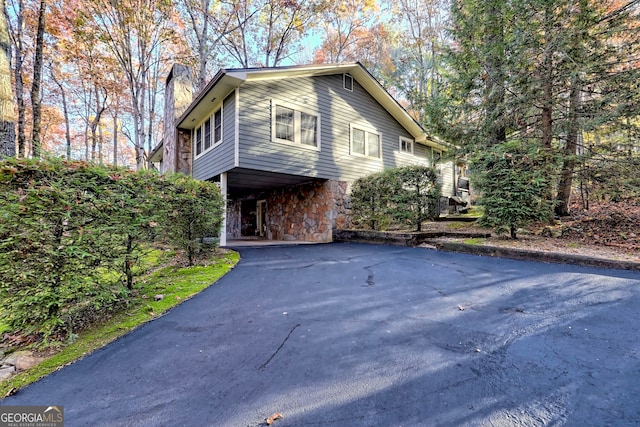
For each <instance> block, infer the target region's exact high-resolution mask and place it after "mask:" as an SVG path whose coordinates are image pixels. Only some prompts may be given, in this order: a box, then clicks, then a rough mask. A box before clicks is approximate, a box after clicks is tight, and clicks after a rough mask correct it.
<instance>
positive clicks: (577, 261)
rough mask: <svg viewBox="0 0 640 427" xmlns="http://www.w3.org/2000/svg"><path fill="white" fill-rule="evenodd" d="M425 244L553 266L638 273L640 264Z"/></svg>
mask: <svg viewBox="0 0 640 427" xmlns="http://www.w3.org/2000/svg"><path fill="white" fill-rule="evenodd" d="M425 243H426V244H429V245H432V246H434V247H435V248H436V249H438V250H441V251H448V252H461V253H466V254H472V255H484V256H492V257H501V258H511V259H518V260H525V261H539V262H549V263H555V264H573V265H580V266H584V267H597V268H611V269H616V270H630V271H640V262H633V261H617V260H612V259H605V258H592V257H587V256H583V255H572V254H563V253H558V252H540V251H531V250H526V249H515V248H504V247H498V246H481V245H467V244H465V243H457V242H445V241H440V240H436V239H432V240H428V241H426V242H425Z"/></svg>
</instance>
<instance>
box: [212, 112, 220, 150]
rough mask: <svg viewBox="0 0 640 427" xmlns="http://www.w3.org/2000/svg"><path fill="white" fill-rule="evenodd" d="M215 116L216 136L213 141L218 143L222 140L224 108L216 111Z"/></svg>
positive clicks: (214, 134)
mask: <svg viewBox="0 0 640 427" xmlns="http://www.w3.org/2000/svg"><path fill="white" fill-rule="evenodd" d="M213 117H214V119H213V120H214V122H213V130H214V131H213V136H214V140H213V143H214V144H217V143H219V142H222V108H221V109H219V110H218V111H216V112H215V113H214V115H213Z"/></svg>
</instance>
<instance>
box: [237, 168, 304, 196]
mask: <svg viewBox="0 0 640 427" xmlns="http://www.w3.org/2000/svg"><path fill="white" fill-rule="evenodd" d="M315 179H317V178H313V177H308V176H298V175H288V174H283V173H275V172H269V171H259V170H253V169H242V168H237V169H233V170H230V171H229V172H227V193H228V194H229V195H231V196H239V195H246V194H251V193H259V192H261V191H266V190H273V189H275V188H282V187H289V186H293V185H300V184H304V183H307V182H312V181H314V180H315Z"/></svg>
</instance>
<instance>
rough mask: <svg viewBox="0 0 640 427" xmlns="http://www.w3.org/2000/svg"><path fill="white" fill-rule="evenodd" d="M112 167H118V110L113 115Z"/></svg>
mask: <svg viewBox="0 0 640 427" xmlns="http://www.w3.org/2000/svg"><path fill="white" fill-rule="evenodd" d="M113 166H118V110H116V111H115V112H114V113H113Z"/></svg>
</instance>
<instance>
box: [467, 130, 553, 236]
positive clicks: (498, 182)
mask: <svg viewBox="0 0 640 427" xmlns="http://www.w3.org/2000/svg"><path fill="white" fill-rule="evenodd" d="M477 165H478V170H479V171H480V172H479V173H478V174H477V177H476V180H475V183H476V188H478V189H479V190H480V192H481V194H482V196H481V199H480V204H481V205H482V206H483V207H484V214H483V216H482V217H481V218H480V220H479V223H480V225H483V226H487V227H492V228H494V229H495V230H496V231H497V232H508V233H510V235H511V237H512V238H514V239H515V238H516V237H517V229H518V228H519V227H523V226H525V225H527V224H529V223H531V222H534V221H543V220H548V219H549V218H551V215H552V209H553V203H552V202H551V197H550V193H551V191H550V188H551V185H552V182H551V180H552V179H553V178H552V176H553V175H552V174H551V171H550V167H551V166H553V163H552V161H551V160H550V159H549V158H548V156H547V155H546V153H545V151H544V150H542V149H540V148H539V147H536V146H535V145H534V144H523V143H521V142H519V141H512V142H507V143H504V144H500V145H496V146H494V147H491V148H490V149H488V150H486V151H485V152H484V153H482V155H481V156H480V157H479V159H478V161H477Z"/></svg>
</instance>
